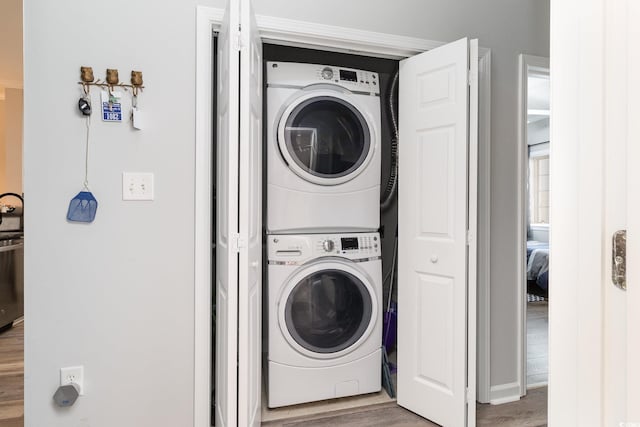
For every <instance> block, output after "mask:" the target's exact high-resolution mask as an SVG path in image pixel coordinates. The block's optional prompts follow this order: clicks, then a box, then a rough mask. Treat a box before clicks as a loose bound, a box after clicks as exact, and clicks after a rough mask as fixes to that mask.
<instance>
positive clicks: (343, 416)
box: [0, 323, 547, 427]
mask: <svg viewBox="0 0 640 427" xmlns="http://www.w3.org/2000/svg"><path fill="white" fill-rule="evenodd" d="M23 393H24V324H22V323H21V324H18V325H16V326H14V327H13V328H12V329H9V330H7V331H5V332H2V333H0V425H1V426H2V427H23V426H24V402H23V398H24V397H23ZM476 416H477V425H478V427H488V426H496V427H497V426H500V427H540V426H546V425H547V388H546V387H541V388H537V389H534V390H529V392H528V394H527V396H526V397H525V398H524V399H522V400H520V401H518V402H513V403H507V404H504V405H478V408H477V412H476ZM263 425H264V426H269V427H300V426H305V427H340V426H349V427H387V426H388V427H436V426H437V425H436V424H433V423H431V422H429V421H427V420H425V419H423V418H420V417H418V416H417V415H415V414H414V413H412V412H410V411H407V410H406V409H404V408H401V407H399V406H398V405H397V404H396V403H395V402H394V401H391V402H386V403H380V404H374V405H369V406H364V407H360V408H349V409H344V410H341V411H336V412H332V413H319V414H314V415H308V416H303V417H295V418H290V419H285V420H273V421H270V422H266V423H263Z"/></svg>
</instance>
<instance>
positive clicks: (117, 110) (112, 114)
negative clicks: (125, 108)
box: [102, 102, 122, 122]
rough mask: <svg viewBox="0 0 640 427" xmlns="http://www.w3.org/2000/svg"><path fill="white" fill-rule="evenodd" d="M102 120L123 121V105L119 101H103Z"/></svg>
mask: <svg viewBox="0 0 640 427" xmlns="http://www.w3.org/2000/svg"><path fill="white" fill-rule="evenodd" d="M102 120H104V121H105V122H121V121H122V105H121V104H120V103H119V102H118V103H112V104H110V103H108V102H103V103H102Z"/></svg>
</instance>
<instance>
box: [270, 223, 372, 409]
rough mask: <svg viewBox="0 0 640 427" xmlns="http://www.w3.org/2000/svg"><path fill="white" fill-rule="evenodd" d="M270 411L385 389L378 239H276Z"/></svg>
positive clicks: (361, 235) (272, 257) (360, 236)
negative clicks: (281, 407) (383, 382)
mask: <svg viewBox="0 0 640 427" xmlns="http://www.w3.org/2000/svg"><path fill="white" fill-rule="evenodd" d="M267 248H268V264H269V265H268V272H267V278H268V297H269V301H268V310H267V320H266V323H267V324H268V335H267V341H268V345H267V348H268V350H267V363H266V365H267V388H268V406H269V407H270V408H274V407H280V406H286V405H294V404H298V403H305V402H312V401H317V400H324V399H332V398H336V397H344V396H353V395H357V394H363V393H372V392H377V391H380V389H381V344H382V261H381V250H380V237H379V235H378V233H357V234H314V235H270V236H268V242H267Z"/></svg>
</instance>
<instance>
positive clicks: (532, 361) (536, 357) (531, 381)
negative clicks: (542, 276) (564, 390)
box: [527, 301, 549, 387]
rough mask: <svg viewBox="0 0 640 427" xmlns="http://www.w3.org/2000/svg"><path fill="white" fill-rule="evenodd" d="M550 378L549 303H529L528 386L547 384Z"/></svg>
mask: <svg viewBox="0 0 640 427" xmlns="http://www.w3.org/2000/svg"><path fill="white" fill-rule="evenodd" d="M548 378H549V303H548V302H546V301H544V302H532V303H529V304H527V387H539V386H541V385H546V384H547V382H548Z"/></svg>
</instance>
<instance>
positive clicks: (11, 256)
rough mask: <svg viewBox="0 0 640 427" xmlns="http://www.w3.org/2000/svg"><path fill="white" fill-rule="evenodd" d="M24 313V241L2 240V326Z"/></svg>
mask: <svg viewBox="0 0 640 427" xmlns="http://www.w3.org/2000/svg"><path fill="white" fill-rule="evenodd" d="M23 314H24V241H23V240H22V239H14V240H0V327H3V326H6V325H8V324H10V323H11V322H13V321H14V320H16V319H18V318H19V317H21V316H22V315H23Z"/></svg>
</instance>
